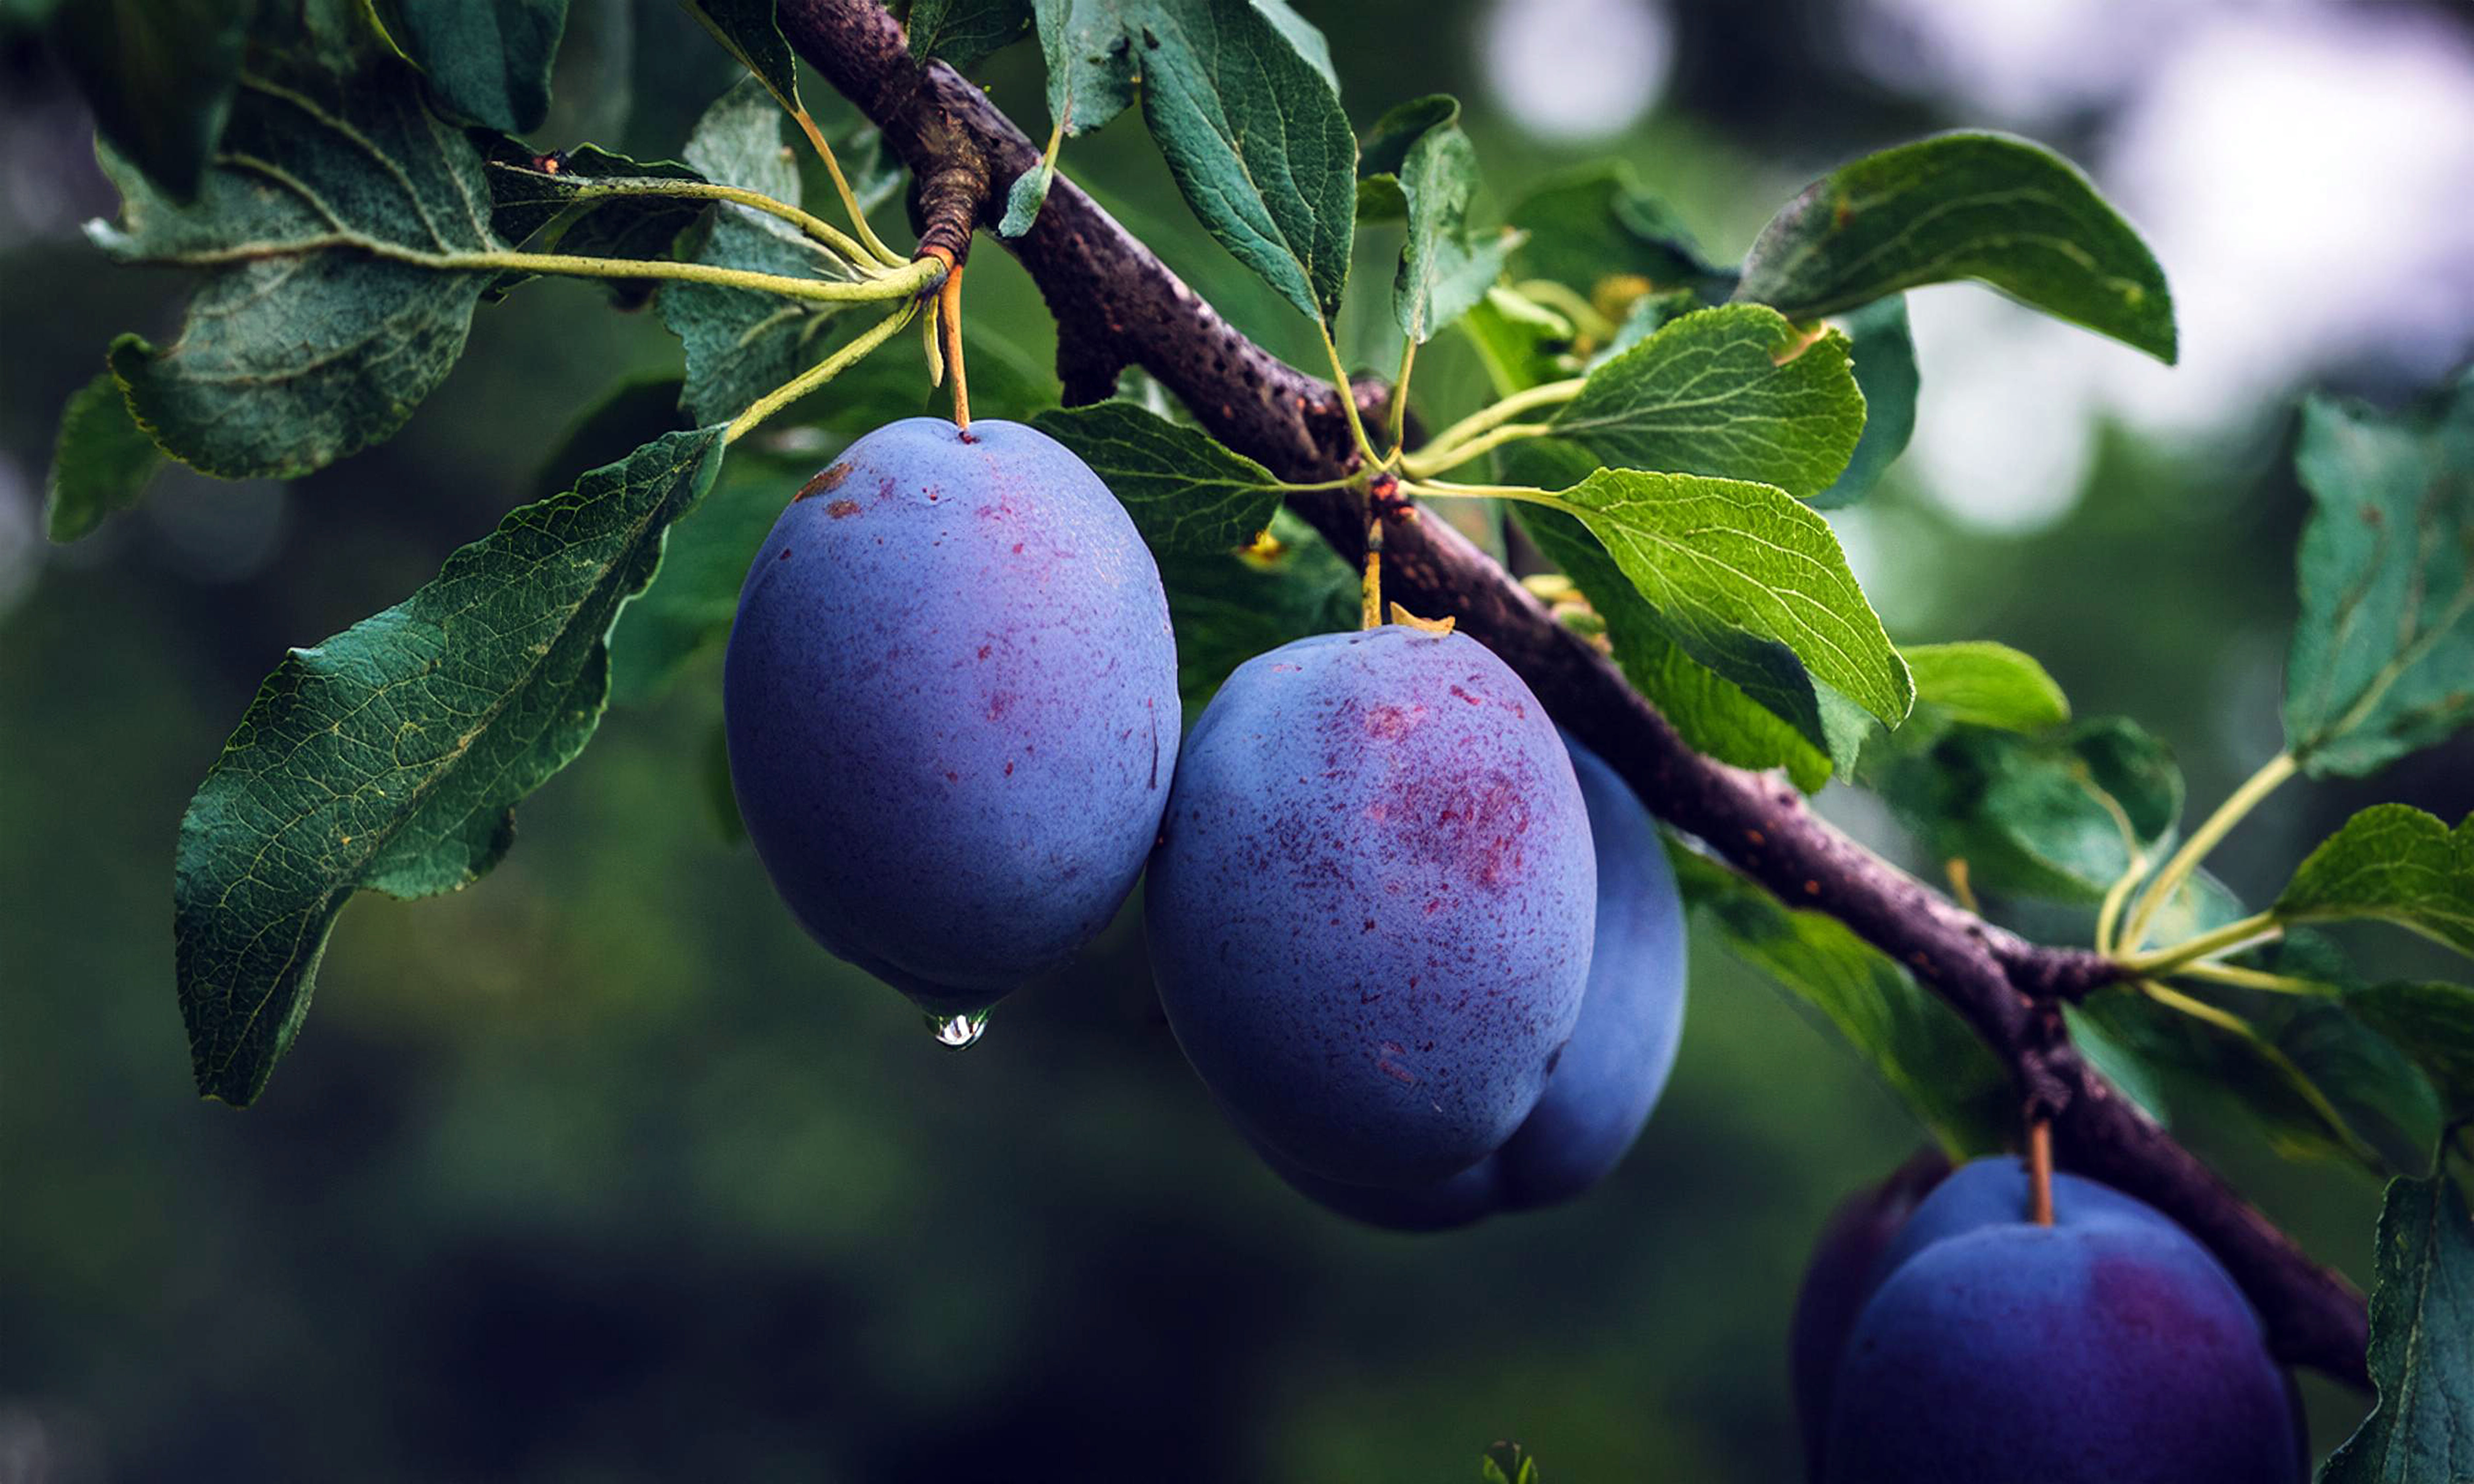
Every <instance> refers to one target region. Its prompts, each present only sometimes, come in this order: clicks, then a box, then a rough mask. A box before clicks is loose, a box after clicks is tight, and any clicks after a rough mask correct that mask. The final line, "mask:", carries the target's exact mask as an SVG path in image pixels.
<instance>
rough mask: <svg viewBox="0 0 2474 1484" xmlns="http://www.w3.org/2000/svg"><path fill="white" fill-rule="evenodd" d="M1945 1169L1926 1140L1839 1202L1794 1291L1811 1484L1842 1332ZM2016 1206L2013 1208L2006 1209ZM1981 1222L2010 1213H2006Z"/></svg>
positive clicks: (1793, 1340) (1826, 1426) (1794, 1360)
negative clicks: (1876, 1182)
mask: <svg viewBox="0 0 2474 1484" xmlns="http://www.w3.org/2000/svg"><path fill="white" fill-rule="evenodd" d="M1950 1172H1951V1170H1950V1159H1949V1157H1948V1156H1946V1155H1944V1154H1943V1153H1942V1152H1941V1150H1940V1149H1939V1148H1937V1147H1934V1146H1930V1145H1928V1146H1927V1147H1925V1148H1924V1149H1921V1150H1919V1151H1917V1153H1916V1154H1915V1156H1914V1157H1913V1158H1912V1159H1910V1160H1908V1161H1907V1162H1906V1163H1904V1164H1902V1165H1900V1166H1899V1167H1898V1169H1896V1170H1894V1171H1892V1172H1891V1174H1890V1177H1889V1179H1887V1180H1885V1181H1883V1182H1882V1183H1881V1184H1880V1185H1871V1186H1867V1187H1866V1188H1864V1189H1862V1190H1858V1191H1857V1192H1856V1193H1855V1194H1854V1195H1851V1196H1849V1197H1848V1198H1847V1199H1846V1200H1844V1201H1842V1202H1840V1203H1839V1205H1838V1208H1837V1209H1835V1210H1833V1211H1831V1213H1830V1220H1829V1222H1828V1223H1827V1224H1826V1225H1825V1226H1823V1228H1822V1229H1821V1239H1820V1240H1819V1241H1817V1242H1815V1243H1814V1244H1813V1250H1812V1261H1811V1262H1810V1263H1809V1264H1808V1265H1807V1267H1806V1268H1805V1271H1804V1282H1803V1284H1802V1286H1800V1287H1799V1288H1797V1290H1796V1295H1795V1317H1794V1319H1793V1320H1792V1321H1791V1322H1790V1324H1789V1326H1788V1331H1787V1332H1788V1341H1787V1355H1788V1376H1789V1379H1790V1380H1791V1381H1792V1382H1793V1387H1794V1393H1795V1396H1794V1400H1795V1423H1796V1430H1797V1432H1798V1434H1799V1435H1800V1436H1801V1437H1802V1438H1803V1440H1804V1456H1805V1470H1806V1477H1807V1479H1808V1480H1810V1481H1811V1484H1821V1461H1822V1453H1823V1446H1824V1444H1825V1443H1826V1442H1827V1440H1828V1437H1829V1431H1830V1395H1831V1385H1832V1383H1833V1382H1834V1381H1835V1379H1836V1377H1837V1372H1838V1357H1839V1356H1840V1355H1842V1354H1844V1353H1846V1351H1847V1336H1848V1334H1849V1333H1850V1332H1851V1331H1853V1330H1854V1329H1855V1328H1856V1318H1857V1317H1858V1316H1859V1315H1861V1314H1862V1313H1863V1311H1864V1303H1865V1301H1866V1300H1868V1299H1870V1298H1871V1297H1872V1296H1873V1289H1874V1288H1875V1286H1876V1285H1877V1284H1878V1283H1879V1281H1880V1266H1881V1255H1882V1254H1883V1253H1885V1252H1887V1251H1888V1250H1889V1247H1890V1243H1891V1242H1892V1241H1894V1240H1896V1239H1897V1237H1898V1235H1899V1233H1900V1231H1901V1230H1902V1229H1903V1228H1904V1227H1905V1226H1906V1224H1907V1218H1908V1217H1910V1216H1912V1215H1913V1214H1915V1209H1916V1207H1917V1206H1918V1205H1919V1204H1921V1203H1922V1202H1923V1200H1924V1199H1925V1197H1926V1196H1928V1195H1929V1194H1931V1193H1932V1191H1933V1190H1934V1188H1935V1187H1936V1186H1938V1185H1940V1184H1941V1183H1942V1182H1943V1181H1944V1180H1945V1179H1947V1178H1949V1175H1950ZM2056 1178H2057V1179H2067V1178H2068V1177H2066V1176H2062V1177H2056ZM2023 1179H2024V1176H2023ZM2023 1189H2024V1187H2023ZM2022 1198H2023V1199H2024V1194H2023V1197H2022ZM2018 1209H2022V1208H2021V1207H2019V1206H2016V1205H2013V1206H2010V1207H2007V1208H2004V1210H2005V1212H2007V1211H2015V1210H2018ZM1987 1219H1994V1220H2006V1219H2009V1218H2008V1216H2007V1215H2006V1214H2004V1215H2001V1216H1998V1217H1989V1218H1987Z"/></svg>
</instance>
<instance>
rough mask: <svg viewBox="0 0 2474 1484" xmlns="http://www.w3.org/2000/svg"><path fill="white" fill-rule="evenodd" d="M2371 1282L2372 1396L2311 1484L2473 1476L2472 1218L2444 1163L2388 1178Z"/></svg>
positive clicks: (2399, 1483)
mask: <svg viewBox="0 0 2474 1484" xmlns="http://www.w3.org/2000/svg"><path fill="white" fill-rule="evenodd" d="M2374 1263H2375V1265H2374V1269H2373V1272H2374V1279H2373V1282H2372V1285H2371V1349H2370V1354H2369V1357H2368V1359H2369V1362H2370V1371H2371V1379H2372V1381H2373V1382H2374V1384H2376V1385H2377V1386H2378V1388H2379V1403H2378V1405H2376V1406H2374V1407H2372V1408H2371V1415H2370V1416H2369V1417H2366V1418H2365V1419H2364V1420H2363V1425H2362V1426H2361V1427H2359V1428H2357V1429H2355V1432H2354V1435H2353V1436H2352V1437H2350V1438H2347V1439H2346V1440H2345V1441H2344V1442H2343V1443H2341V1444H2340V1445H2339V1446H2338V1448H2337V1450H2336V1451H2335V1452H2334V1453H2331V1454H2329V1455H2328V1462H2327V1463H2326V1465H2325V1466H2323V1467H2322V1468H2321V1469H2320V1471H2319V1484H2438V1481H2441V1480H2448V1481H2452V1484H2453V1481H2456V1480H2461V1479H2466V1478H2474V1427H2469V1426H2468V1425H2467V1421H2466V1420H2467V1419H2468V1418H2474V1346H2469V1345H2468V1344H2466V1342H2465V1337H2466V1336H2467V1335H2469V1334H2474V1220H2469V1219H2468V1217H2467V1213H2466V1209H2465V1196H2464V1193H2463V1192H2462V1191H2461V1190H2459V1189H2458V1188H2457V1186H2456V1185H2454V1184H2452V1183H2451V1182H2450V1181H2449V1180H2448V1178H2447V1176H2446V1175H2445V1174H2444V1173H2440V1174H2435V1175H2433V1176H2432V1177H2431V1178H2430V1179H2428V1180H2398V1181H2391V1182H2390V1183H2389V1189H2388V1196H2387V1198H2386V1200H2384V1201H2383V1202H2382V1203H2381V1206H2380V1233H2379V1244H2378V1248H2377V1253H2376V1257H2375V1259H2374Z"/></svg>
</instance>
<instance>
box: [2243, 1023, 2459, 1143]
mask: <svg viewBox="0 0 2474 1484" xmlns="http://www.w3.org/2000/svg"><path fill="white" fill-rule="evenodd" d="M2273 1009H2275V1010H2276V1011H2278V1012H2281V1014H2279V1015H2278V1017H2277V1019H2278V1023H2277V1025H2276V1030H2275V1041H2276V1048H2277V1049H2278V1050H2279V1051H2282V1052H2283V1053H2285V1055H2286V1057H2287V1058H2288V1059H2289V1060H2290V1061H2292V1063H2293V1065H2295V1066H2297V1067H2299V1068H2301V1070H2302V1074H2303V1075H2304V1076H2306V1077H2308V1078H2310V1079H2311V1082H2312V1084H2313V1085H2314V1086H2315V1087H2316V1088H2318V1089H2320V1090H2321V1091H2322V1092H2324V1093H2325V1094H2327V1098H2328V1101H2329V1102H2330V1103H2331V1104H2332V1105H2334V1106H2335V1107H2336V1109H2337V1111H2338V1112H2339V1113H2341V1114H2343V1116H2344V1119H2345V1123H2346V1126H2347V1127H2349V1128H2351V1129H2353V1130H2354V1131H2355V1132H2356V1133H2357V1134H2358V1135H2360V1136H2361V1137H2362V1139H2363V1141H2364V1142H2365V1143H2366V1144H2368V1145H2370V1147H2371V1148H2372V1149H2373V1150H2374V1151H2376V1152H2377V1153H2378V1155H2379V1158H2380V1162H2381V1164H2382V1165H2383V1166H2384V1167H2386V1168H2388V1169H2390V1170H2395V1171H2397V1172H2398V1173H2400V1174H2407V1175H2418V1174H2421V1173H2422V1172H2423V1171H2425V1170H2427V1169H2429V1168H2430V1167H2431V1156H2432V1151H2434V1150H2435V1149H2437V1148H2438V1147H2439V1132H2440V1127H2441V1124H2442V1122H2443V1119H2442V1117H2441V1110H2440V1104H2439V1093H2438V1091H2437V1090H2436V1089H2434V1088H2433V1087H2432V1084H2431V1079H2430V1078H2428V1077H2425V1076H2424V1075H2423V1074H2422V1070H2421V1068H2420V1067H2418V1066H2417V1065H2414V1063H2413V1061H2412V1060H2411V1059H2410V1058H2409V1057H2407V1056H2406V1054H2405V1053H2404V1051H2402V1050H2401V1049H2399V1048H2398V1046H2397V1045H2396V1043H2395V1042H2394V1041H2390V1040H2389V1038H2388V1037H2386V1036H2383V1035H2381V1034H2380V1033H2379V1032H2378V1031H2377V1030H2376V1029H2374V1028H2372V1027H2371V1026H2368V1025H2365V1023H2363V1021H2362V1020H2360V1019H2359V1018H2357V1017H2355V1016H2354V1015H2353V1014H2351V1009H2352V1007H2351V1006H2350V1004H2341V1003H2337V1002H2335V1001H2304V1002H2300V1003H2288V1004H2284V1005H2279V1006H2275V1007H2273Z"/></svg>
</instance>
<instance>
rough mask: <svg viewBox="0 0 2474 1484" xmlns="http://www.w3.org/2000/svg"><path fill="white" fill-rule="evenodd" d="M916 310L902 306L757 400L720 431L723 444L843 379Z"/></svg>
mask: <svg viewBox="0 0 2474 1484" xmlns="http://www.w3.org/2000/svg"><path fill="white" fill-rule="evenodd" d="M914 307H915V306H913V305H910V304H905V305H903V306H902V307H901V308H899V309H897V310H895V311H894V312H893V313H891V314H889V315H886V316H885V318H884V319H882V320H880V321H878V322H877V323H875V324H873V325H871V326H869V327H868V328H867V330H865V331H864V332H862V333H861V335H859V336H858V337H857V338H856V339H854V340H852V341H851V343H850V344H849V345H846V346H844V347H841V348H840V349H839V350H837V351H835V352H834V353H833V354H831V355H829V356H827V357H825V358H824V359H823V360H821V361H818V362H817V363H816V364H815V365H813V366H811V367H809V368H808V369H807V370H806V371H801V372H800V373H799V374H797V375H796V376H793V377H791V378H790V379H789V380H788V381H786V382H784V383H782V385H780V386H779V387H776V388H774V389H773V390H772V391H770V392H767V393H765V394H764V395H763V396H760V397H758V398H757V399H756V400H755V401H754V402H752V403H750V404H749V405H748V408H747V410H746V411H745V412H742V413H740V415H739V416H738V417H737V418H735V419H732V421H731V424H730V426H728V427H726V428H724V429H722V430H721V441H722V442H723V443H737V442H739V441H740V439H741V438H744V437H746V436H747V435H748V434H749V433H750V432H752V431H754V430H755V428H756V426H757V424H759V423H761V422H763V421H764V419H767V418H769V417H771V416H773V415H774V414H775V413H777V412H780V411H781V410H782V409H783V408H785V407H788V406H789V405H790V404H791V403H792V402H795V401H797V400H798V399H799V398H801V397H803V396H805V395H808V394H809V393H811V392H813V391H814V390H816V388H818V387H821V386H823V385H824V384H825V383H826V382H828V381H831V380H833V379H834V378H835V377H836V376H838V375H840V374H841V373H842V372H843V371H846V370H848V369H849V368H850V366H851V365H852V364H853V363H854V362H856V361H858V360H859V359H860V358H861V357H862V356H864V355H866V354H867V353H868V352H869V351H871V350H873V349H875V348H876V347H879V346H881V345H883V344H885V342H886V341H888V340H890V339H892V338H893V336H894V333H895V332H896V331H898V330H900V329H901V328H902V326H903V323H904V322H906V321H908V320H909V319H910V316H911V313H912V311H913V309H914Z"/></svg>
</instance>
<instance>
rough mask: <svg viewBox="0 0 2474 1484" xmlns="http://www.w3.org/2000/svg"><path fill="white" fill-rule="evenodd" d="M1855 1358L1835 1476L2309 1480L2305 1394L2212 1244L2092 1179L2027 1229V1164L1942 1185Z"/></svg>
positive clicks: (1844, 1479)
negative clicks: (2300, 1408)
mask: <svg viewBox="0 0 2474 1484" xmlns="http://www.w3.org/2000/svg"><path fill="white" fill-rule="evenodd" d="M1877 1282H1878V1286H1877V1287H1876V1288H1875V1290H1874V1292H1873V1294H1872V1297H1871V1298H1870V1299H1869V1300H1868V1301H1866V1303H1865V1304H1864V1309H1863V1312H1862V1314H1861V1315H1860V1316H1859V1317H1858V1318H1857V1319H1856V1328H1855V1330H1854V1332H1853V1333H1852V1334H1851V1335H1850V1336H1849V1337H1848V1340H1847V1346H1846V1351H1845V1353H1844V1354H1842V1355H1841V1356H1840V1357H1839V1361H1838V1368H1837V1376H1836V1377H1835V1379H1834V1382H1833V1383H1832V1385H1831V1396H1830V1425H1829V1432H1828V1441H1827V1443H1826V1444H1825V1446H1824V1458H1823V1466H1822V1472H1821V1476H1822V1478H1823V1479H1825V1480H1827V1481H1828V1484H1888V1481H1893V1480H1895V1481H1898V1484H1982V1481H1984V1480H1988V1479H2034V1480H2036V1481H2038V1484H2298V1481H2299V1480H2300V1479H2301V1478H2302V1477H2303V1475H2304V1472H2306V1463H2305V1458H2306V1456H2307V1454H2306V1453H2305V1451H2304V1450H2302V1449H2300V1448H2297V1447H2296V1438H2297V1432H2296V1428H2297V1419H2296V1417H2295V1415H2294V1410H2293V1404H2292V1392H2291V1390H2290V1388H2289V1387H2288V1384H2287V1382H2286V1378H2285V1377H2284V1376H2283V1375H2282V1374H2281V1373H2280V1372H2279V1371H2278V1369H2277V1366H2276V1362H2275V1361H2274V1360H2273V1359H2271V1358H2270V1357H2269V1355H2268V1346H2267V1342H2266V1339H2265V1337H2264V1335H2263V1333H2262V1330H2261V1328H2260V1322H2259V1317H2258V1316H2257V1315H2256V1314H2255V1313H2253V1312H2252V1311H2251V1307H2250V1305H2249V1304H2248V1303H2247V1302H2246V1301H2244V1298H2243V1295H2242V1290H2241V1289H2240V1288H2238V1287H2236V1286H2235V1284H2234V1281H2233V1279H2232V1278H2231V1277H2229V1276H2228V1275H2227V1274H2226V1272H2225V1270H2224V1269H2223V1268H2222V1267H2221V1266H2219V1264H2218V1262H2217V1260H2216V1258H2215V1257H2211V1256H2210V1255H2209V1254H2208V1251H2207V1249H2205V1248H2203V1247H2201V1246H2200V1245H2199V1244H2198V1243H2197V1242H2195V1241H2194V1240H2192V1238H2191V1237H2190V1235H2189V1234H2188V1233H2185V1232H2183V1231H2182V1230H2181V1229H2180V1228H2179V1227H2177V1226H2175V1225H2174V1224H2173V1223H2172V1222H2171V1221H2170V1220H2169V1219H2167V1218H2166V1217H2165V1216H2164V1215H2162V1214H2161V1213H2159V1212H2158V1211H2156V1210H2154V1209H2152V1208H2149V1207H2147V1206H2146V1205H2145V1204H2143V1203H2141V1202H2139V1201H2136V1200H2133V1199H2132V1198H2131V1197H2129V1196H2126V1195H2123V1194H2122V1193H2120V1192H2119V1191H2115V1190H2112V1189H2110V1188H2108V1187H2106V1186H2104V1185H2098V1184H2097V1183H2096V1182H2094V1181H2089V1180H2079V1179H2073V1178H2071V1177H2069V1176H2056V1177H2055V1179H2054V1182H2053V1225H2051V1226H2050V1227H2046V1226H2038V1225H2035V1224H2034V1223H2033V1222H2031V1221H2030V1220H2029V1219H2028V1215H2027V1209H2026V1181H2025V1176H2024V1174H2023V1173H2022V1172H2021V1171H2020V1169H2019V1165H2018V1162H2017V1161H2013V1160H2000V1161H1977V1163H1975V1164H1971V1165H1969V1166H1967V1167H1966V1168H1964V1169H1962V1170H1960V1171H1959V1172H1958V1173H1957V1174H1955V1175H1953V1176H1952V1177H1951V1178H1950V1179H1949V1180H1947V1181H1944V1182H1943V1183H1942V1185H1941V1186H1940V1187H1939V1188H1938V1189H1936V1190H1935V1191H1934V1192H1933V1193H1932V1194H1931V1195H1930V1196H1928V1197H1927V1198H1926V1199H1925V1201H1924V1204H1923V1205H1921V1206H1919V1207H1917V1208H1916V1211H1915V1214H1914V1215H1913V1216H1911V1217H1910V1218H1908V1220H1907V1222H1906V1223H1905V1225H1904V1227H1903V1228H1901V1230H1900V1232H1899V1233H1898V1235H1897V1236H1896V1237H1895V1238H1893V1239H1892V1240H1891V1242H1890V1243H1889V1245H1888V1247H1887V1249H1886V1250H1885V1251H1884V1252H1883V1253H1882V1255H1881V1261H1880V1270H1879V1274H1878V1278H1877Z"/></svg>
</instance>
